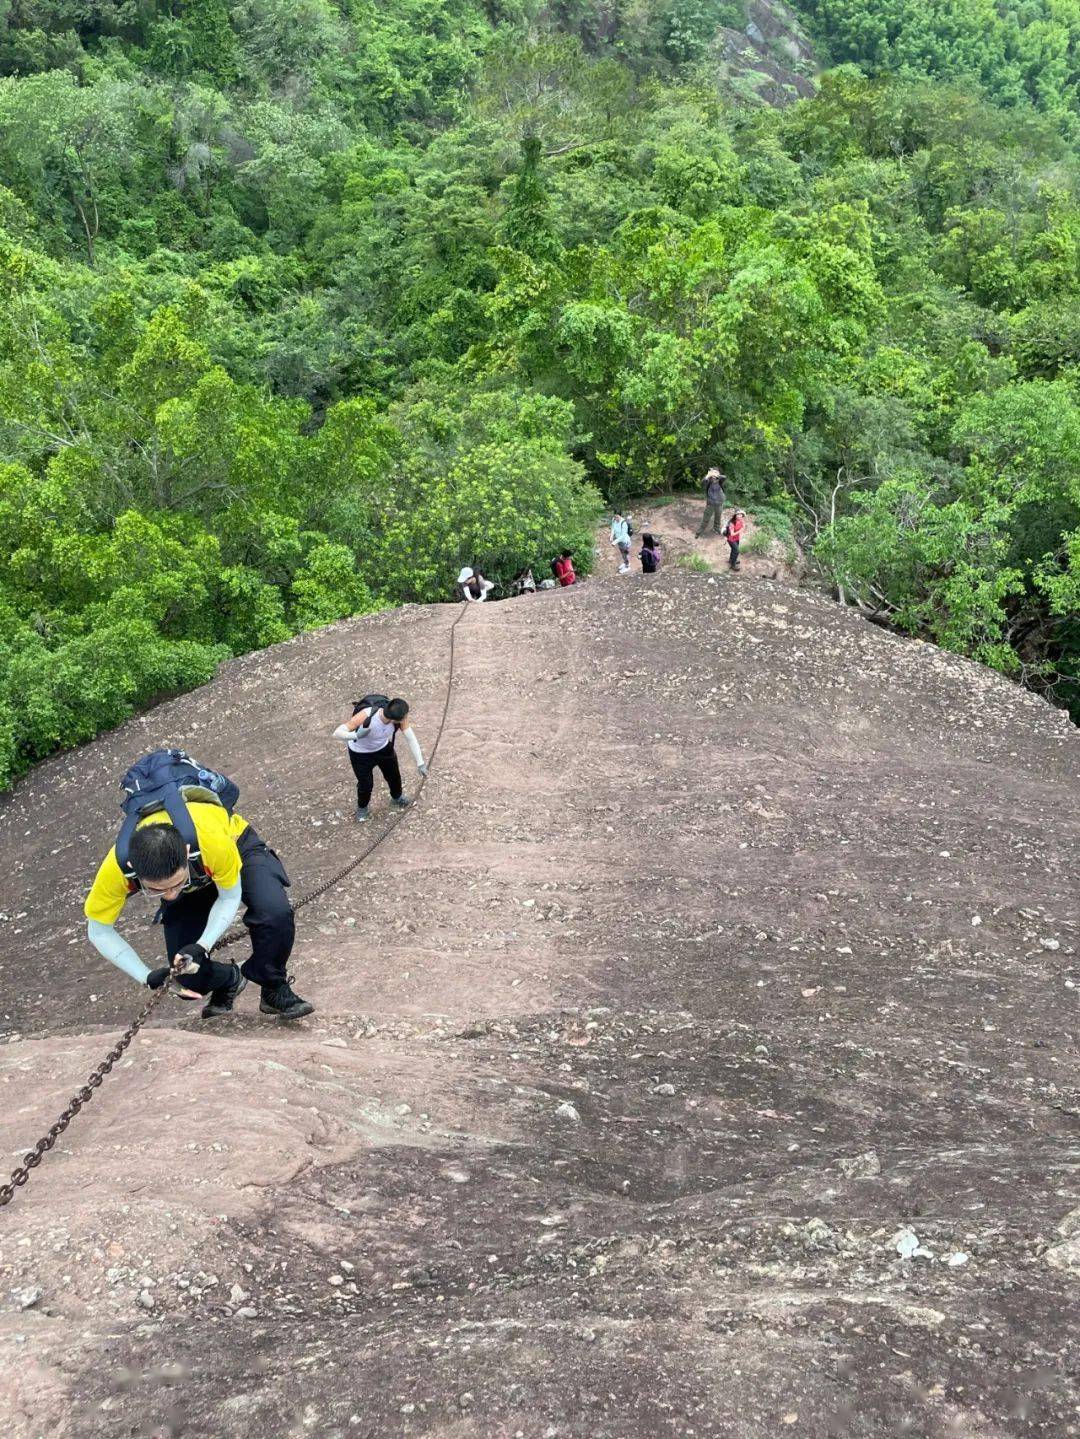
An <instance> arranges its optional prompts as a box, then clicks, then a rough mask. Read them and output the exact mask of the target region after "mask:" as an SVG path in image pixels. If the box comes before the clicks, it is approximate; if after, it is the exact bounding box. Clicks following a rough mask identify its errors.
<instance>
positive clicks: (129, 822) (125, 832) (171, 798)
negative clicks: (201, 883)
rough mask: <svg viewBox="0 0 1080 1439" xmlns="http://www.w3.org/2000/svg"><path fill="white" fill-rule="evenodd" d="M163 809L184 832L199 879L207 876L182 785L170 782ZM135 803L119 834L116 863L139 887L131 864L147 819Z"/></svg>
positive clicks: (193, 869)
mask: <svg viewBox="0 0 1080 1439" xmlns="http://www.w3.org/2000/svg"><path fill="white" fill-rule="evenodd" d="M160 798H161V808H162V809H163V810H164V811H165V813H166V814H167V815H168V816H169V822H170V824H172V825H174V826H175V827H176V829H177V830H178V831H179V833H180V838H181V839H182V840H183V841H184V843H185V844H186V845H187V847H188V865H189V866H190V868H191V870H192V873H193V874H194V876H195V878H196V879H201V878H204V877H205V876H206V867H205V865H204V864H203V861H202V852H201V848H200V845H199V834H198V831H197V830H196V828H195V821H194V820H193V819H192V817H191V812H190V811H189V809H188V807H187V805H186V804H185V803H184V797H183V795H182V794H181V793H180V788H179V786H178V785H168V786H166V787H165V788H164V789H162V791H161V795H160ZM143 813H145V811H144V812H142V813H140V811H139V810H138V809H136V808H135V807H134V806H132V808H131V809H130V810H129V811H128V812H127V814H126V815H125V816H124V822H123V824H122V825H121V826H120V833H119V834H118V835H117V836H116V862H117V864H118V865H119V866H120V873H121V874H122V875H123V876H124V878H125V879H126V880H127V882H128V884H129V885H131V884H133V885H134V886H135V887H136V888H138V887H139V879H138V876H137V875H136V873H135V870H134V867H133V866H132V863H131V840H132V836H133V835H134V833H135V831H136V829H137V828H138V825H139V820H140V819H142V818H143Z"/></svg>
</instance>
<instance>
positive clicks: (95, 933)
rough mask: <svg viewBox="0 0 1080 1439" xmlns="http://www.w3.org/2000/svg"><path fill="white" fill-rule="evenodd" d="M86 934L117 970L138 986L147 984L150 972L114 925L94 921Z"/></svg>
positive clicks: (89, 923)
mask: <svg viewBox="0 0 1080 1439" xmlns="http://www.w3.org/2000/svg"><path fill="white" fill-rule="evenodd" d="M86 933H87V937H88V938H89V940H90V943H91V944H92V945H93V946H94V948H95V949H96V950H97V952H98V954H100V955H101V956H102V958H104V959H107V960H108V961H109V963H110V964H115V965H116V967H117V969H122V970H123V971H124V973H125V974H127V975H130V976H131V978H132V979H133V980H135V981H136V983H137V984H145V983H146V976H147V975H148V974H149V973H150V971H149V970H148V969H147V967H146V965H145V964H143V962H142V960H141V959H140V958H139V956H138V955H137V954H136V953H135V951H134V950H133V949H132V947H131V945H130V944H128V942H127V940H126V939H123V938H122V937H121V935H120V934H118V933H117V929H116V926H115V925H114V924H102V923H101V921H100V920H97V919H92V920H90V921H89V922H88V923H87V926H86Z"/></svg>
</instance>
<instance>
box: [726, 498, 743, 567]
mask: <svg viewBox="0 0 1080 1439" xmlns="http://www.w3.org/2000/svg"><path fill="white" fill-rule="evenodd" d="M745 529H746V511H745V510H736V511H735V513H734V514H733V515H732V517H731V519H730V520H728V522H727V524H726V525H725V526H724V539H725V540H727V542H728V549H729V551H730V556H729V558H728V564H729V565H730V566H731V568H732V569H733V570H737V569H738V568H739V545H740V544H741V542H742V537H743V530H745Z"/></svg>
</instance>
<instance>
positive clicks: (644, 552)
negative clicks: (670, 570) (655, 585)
mask: <svg viewBox="0 0 1080 1439" xmlns="http://www.w3.org/2000/svg"><path fill="white" fill-rule="evenodd" d="M633 538H634V521H633V519H632V518H631V516H630V515H624V514H620V513H619V512H618V511H616V512H615V514H614V515H613V516H612V520H611V543H612V544H613V545H614V546H615V549H616V550H617V552H618V573H619V574H620V575H626V574H629V573H630V542H631V540H632V539H633ZM662 558H663V556H662V555H661V553H660V541H659V540H658V539H657V538H656V536H655V535H651V534H649V533H648V531H646V532H645V534H643V535H642V536H641V549H640V550H639V551H638V559H639V560H640V562H641V573H642V574H643V575H655V574H656V572H657V570H658V569H659V568H660V564H661V561H662Z"/></svg>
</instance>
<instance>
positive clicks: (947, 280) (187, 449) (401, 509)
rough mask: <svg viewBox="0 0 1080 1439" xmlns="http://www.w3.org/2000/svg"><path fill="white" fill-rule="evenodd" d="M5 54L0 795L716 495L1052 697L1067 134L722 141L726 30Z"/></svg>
mask: <svg viewBox="0 0 1080 1439" xmlns="http://www.w3.org/2000/svg"><path fill="white" fill-rule="evenodd" d="M866 13H867V14H871V13H872V6H867V8H866ZM1055 13H1057V12H1056V11H1055ZM0 23H2V25H3V29H2V31H0V73H2V74H3V76H4V78H2V79H0V187H2V188H0V226H2V230H0V294H2V301H3V303H2V306H0V443H2V445H3V451H4V453H3V467H2V469H0V549H2V559H3V571H2V578H0V658H2V667H0V783H6V782H8V781H9V780H10V778H11V776H12V775H14V774H16V773H18V772H19V771H20V770H21V769H23V768H25V767H26V765H28V764H29V763H31V762H32V761H33V760H34V759H35V758H37V757H40V756H42V755H44V754H47V753H49V752H50V751H51V750H53V749H54V748H56V747H57V746H62V745H70V744H74V743H78V742H79V741H81V740H83V739H85V738H87V737H89V736H90V735H92V734H93V733H95V732H96V731H97V730H99V729H101V728H102V727H106V726H109V725H113V724H115V723H117V722H118V721H120V720H121V719H122V718H124V716H125V715H127V714H128V713H130V711H131V709H132V708H133V707H135V706H138V705H141V704H145V703H147V702H148V701H149V700H151V699H152V698H153V697H155V696H157V695H161V694H163V693H168V692H176V691H180V690H183V689H186V688H190V687H192V686H195V685H198V684H200V683H202V682H204V681H205V680H206V679H207V678H208V677H209V676H210V674H211V673H212V671H213V670H214V668H215V666H216V665H217V664H218V662H219V661H220V660H221V659H222V658H223V657H225V656H227V655H229V654H235V653H240V652H243V651H245V650H250V649H254V648H259V647H261V646H264V645H266V644H269V643H272V642H274V641H276V640H280V639H282V638H284V637H286V636H288V635H289V634H291V633H294V632H296V631H297V630H298V629H302V628H305V627H309V626H314V625H319V624H323V623H326V622H328V621H331V620H334V619H336V618H338V617H340V616H343V615H347V614H358V613H363V612H364V611H366V610H370V609H374V608H377V607H379V606H381V605H384V604H390V603H396V602H400V601H402V600H421V601H427V600H434V599H439V598H444V597H447V596H448V594H449V585H450V582H451V580H452V578H453V574H454V572H455V570H456V567H457V566H458V565H459V564H461V563H463V562H472V561H479V562H480V563H481V564H482V565H483V566H484V567H485V568H488V569H490V570H491V571H493V572H494V573H496V574H502V575H508V574H509V573H510V572H512V571H513V570H514V569H516V568H518V567H519V566H521V565H523V564H525V563H529V562H533V563H536V562H538V561H539V562H540V563H541V564H542V563H543V561H544V560H545V559H546V557H547V555H548V554H550V553H551V552H552V550H553V549H554V547H555V546H557V545H563V544H566V545H570V546H571V547H572V548H575V547H576V548H578V550H579V559H580V560H584V561H585V562H586V564H587V555H588V553H589V551H590V547H591V532H592V525H593V522H594V520H595V518H596V515H597V513H598V511H599V508H600V505H601V496H602V494H603V495H606V496H608V497H609V498H611V499H615V500H618V499H620V498H621V497H623V496H624V495H626V494H629V493H637V492H641V491H655V492H660V491H667V490H669V489H671V488H672V487H677V486H679V485H680V484H683V483H685V482H687V481H688V480H690V479H691V478H693V477H694V476H696V475H697V474H699V473H700V471H701V468H702V467H703V466H704V465H705V464H706V463H707V462H712V461H714V460H715V461H718V462H719V463H721V464H722V465H724V467H725V468H726V470H727V472H728V474H729V475H730V476H731V485H730V487H729V488H730V490H731V491H732V493H733V494H734V495H735V496H737V497H738V498H739V499H740V501H741V502H742V503H744V504H753V503H755V502H757V501H767V502H768V503H769V505H770V506H772V507H773V508H776V509H779V510H780V511H783V512H787V513H788V514H791V515H793V516H794V517H795V518H796V519H797V521H798V522H799V523H800V524H801V525H802V526H804V527H805V529H806V530H807V532H808V534H809V536H810V537H811V538H812V539H813V540H814V542H815V544H816V549H817V554H818V558H819V560H820V562H821V563H822V564H823V565H824V566H825V568H826V569H827V571H828V572H829V573H830V574H831V575H832V576H833V578H834V579H835V581H836V583H837V585H838V586H839V588H840V590H841V592H842V593H843V595H844V597H845V598H849V599H854V600H857V601H859V602H860V603H862V604H864V605H866V606H867V607H869V608H871V609H873V610H874V611H876V612H877V613H879V614H880V615H882V616H884V617H886V618H888V619H889V620H890V621H891V622H893V623H894V624H896V625H897V626H899V627H901V628H903V629H908V630H911V631H913V632H918V633H921V634H924V635H925V636H927V637H929V638H931V639H934V640H936V641H937V642H938V643H940V644H943V645H945V646H947V647H948V648H951V649H955V650H957V651H961V652H965V653H968V654H971V655H974V656H976V657H978V658H980V659H983V660H985V661H987V662H989V663H990V664H992V665H995V666H997V667H998V668H1000V669H1002V670H1004V671H1006V672H1008V673H1010V674H1014V675H1017V676H1019V677H1022V678H1025V679H1027V680H1028V681H1029V682H1031V683H1034V684H1036V685H1042V686H1044V687H1049V688H1051V689H1052V690H1053V692H1054V693H1056V694H1057V695H1058V696H1059V697H1060V698H1061V699H1063V700H1065V701H1068V700H1069V699H1070V698H1073V699H1075V696H1076V692H1077V691H1076V675H1077V666H1078V657H1080V623H1078V621H1077V618H1076V616H1077V613H1078V612H1080V381H1078V369H1077V366H1078V355H1080V205H1078V200H1077V181H1078V166H1077V162H1076V159H1075V156H1074V154H1073V153H1072V150H1071V149H1070V146H1069V143H1068V140H1067V137H1066V135H1065V132H1064V130H1063V124H1062V120H1061V114H1060V110H1061V106H1060V105H1059V104H1058V102H1057V100H1056V99H1054V100H1052V97H1050V96H1048V95H1043V94H1041V93H1033V94H1032V96H1031V97H1030V102H1029V101H1025V103H1024V104H1022V105H1014V106H1013V107H1012V108H1011V109H1004V108H998V107H996V106H995V105H994V104H993V103H992V102H991V101H992V98H993V96H994V94H995V91H994V87H993V86H989V87H986V88H988V89H989V92H990V96H991V98H990V99H988V98H986V97H985V96H980V95H977V94H975V93H969V92H967V91H960V90H955V89H952V88H948V87H946V86H943V85H941V84H931V83H925V82H919V81H914V80H911V79H898V80H893V79H890V78H888V77H880V78H866V77H865V76H864V75H863V74H862V73H861V72H860V71H858V70H856V69H854V68H852V67H841V68H840V69H839V70H836V71H834V72H832V73H831V74H827V75H825V76H824V77H823V79H822V82H821V86H820V93H819V94H818V96H817V97H816V98H814V99H809V100H805V101H802V102H800V103H798V104H793V105H790V106H788V107H786V108H784V109H779V110H771V109H766V108H763V107H761V106H759V105H754V104H750V103H744V102H743V101H740V100H738V99H737V98H736V97H735V96H733V95H732V94H731V93H728V92H722V90H721V88H720V87H719V86H718V80H717V77H718V76H719V75H721V74H725V75H726V74H728V73H729V68H728V67H727V65H726V62H725V61H724V60H723V58H722V56H721V53H720V52H721V50H722V49H724V46H725V45H727V46H728V49H729V48H730V46H729V38H730V33H731V28H732V27H733V26H740V25H743V24H745V23H746V15H745V12H744V11H743V10H742V9H741V8H740V7H739V5H738V4H737V3H733V0H731V3H729V0H723V3H711V0H641V3H638V4H636V5H634V6H628V7H625V9H617V8H615V7H609V6H606V5H600V4H594V3H590V0H580V3H571V0H568V3H565V4H560V5H551V6H537V5H535V4H532V3H529V0H525V3H509V4H506V5H503V4H500V3H498V0H491V3H488V4H479V3H472V0H388V3H385V4H382V5H374V4H367V3H361V0H352V3H345V4H343V5H340V6H339V5H335V4H331V3H329V0H242V3H239V4H235V5H232V6H226V5H225V4H224V3H222V0H195V3H190V4H184V5H183V6H180V5H176V6H170V5H162V4H153V3H146V4H142V5H132V4H126V3H125V4H114V3H99V4H92V5H86V4H79V5H68V4H48V5H44V4H41V5H33V4H26V3H22V0H13V3H12V4H11V5H10V6H9V7H8V8H7V9H6V11H5V13H4V19H3V21H2V22H0ZM1029 28H1030V27H1029ZM830 33H831V32H830ZM943 33H944V32H943ZM723 36H727V37H728V40H726V41H724V42H723V44H722V43H721V37H723ZM886 58H888V57H886ZM908 68H909V70H910V69H912V68H916V67H914V66H909V67H908ZM926 68H927V67H925V66H924V67H923V69H926ZM1062 85H1063V86H1065V88H1066V89H1067V85H1066V81H1065V80H1064V79H1063V80H1062ZM1064 93H1065V89H1063V90H1062V94H1064ZM998 98H1008V97H1003V96H998ZM1069 103H1070V104H1071V101H1070V102H1069ZM1039 107H1041V109H1042V111H1045V112H1047V113H1040V108H1039Z"/></svg>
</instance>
